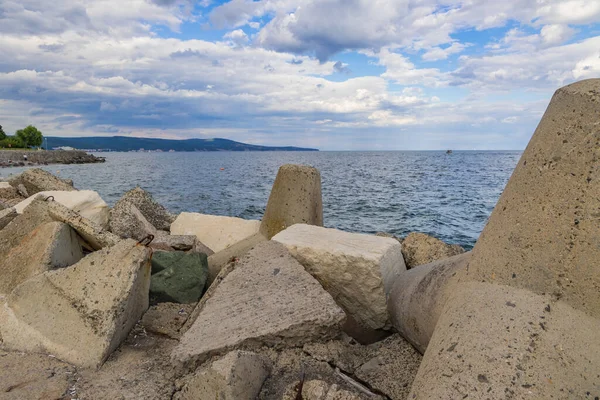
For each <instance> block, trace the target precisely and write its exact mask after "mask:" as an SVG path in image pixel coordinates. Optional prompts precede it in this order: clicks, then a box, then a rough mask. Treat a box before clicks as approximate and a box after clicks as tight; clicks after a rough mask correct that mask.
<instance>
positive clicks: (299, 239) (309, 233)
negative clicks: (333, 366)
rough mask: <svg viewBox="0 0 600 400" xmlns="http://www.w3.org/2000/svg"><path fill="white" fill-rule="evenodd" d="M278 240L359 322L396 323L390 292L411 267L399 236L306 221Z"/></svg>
mask: <svg viewBox="0 0 600 400" xmlns="http://www.w3.org/2000/svg"><path fill="white" fill-rule="evenodd" d="M272 240H273V241H276V242H278V243H281V244H283V245H285V246H286V247H287V249H288V250H289V251H290V253H291V254H292V255H293V256H294V258H296V259H297V260H298V261H299V262H300V264H302V265H303V266H304V268H306V270H307V271H308V272H309V273H310V274H311V275H312V276H314V277H315V278H316V279H317V280H318V281H319V282H320V283H321V285H323V288H325V290H327V291H328V292H329V293H330V294H331V295H332V296H333V298H334V299H335V301H336V303H338V304H339V305H340V306H341V307H342V308H343V309H344V311H346V313H348V314H349V315H351V316H352V318H354V319H355V320H356V321H357V322H358V323H359V324H361V325H364V326H366V327H369V328H372V329H380V328H389V327H390V326H391V324H390V321H389V315H388V311H387V305H386V297H387V295H388V294H389V292H390V290H391V287H392V283H393V282H394V280H395V279H396V277H397V276H398V275H399V274H400V273H402V272H403V271H405V270H406V267H405V266H404V258H403V257H402V247H401V245H400V243H398V241H397V240H395V239H391V238H385V237H379V236H373V235H364V234H359V233H349V232H343V231H339V230H336V229H328V228H322V227H318V226H312V225H305V224H296V225H293V226H291V227H289V228H288V229H286V230H285V231H282V232H280V233H278V234H277V235H275V236H274V237H273V239H272Z"/></svg>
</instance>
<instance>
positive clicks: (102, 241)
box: [35, 200, 121, 250]
mask: <svg viewBox="0 0 600 400" xmlns="http://www.w3.org/2000/svg"><path fill="white" fill-rule="evenodd" d="M35 201H36V202H37V201H39V200H35ZM45 203H46V204H47V207H48V215H49V216H50V217H51V218H52V219H54V220H56V221H60V222H64V223H65V224H68V225H70V226H71V228H73V229H74V230H75V231H76V232H77V233H78V234H79V235H80V236H81V237H82V238H83V240H84V241H85V242H86V243H87V244H88V245H89V246H90V247H91V248H92V249H93V250H99V249H102V248H104V247H111V246H114V245H115V244H117V243H118V242H119V241H120V240H121V238H119V237H118V236H116V235H114V234H112V233H110V232H108V231H106V230H104V229H102V227H101V226H100V225H97V224H95V223H94V222H92V221H90V220H89V219H87V218H84V217H82V216H81V215H79V213H77V212H76V211H73V210H71V209H69V208H67V207H65V206H63V205H62V204H60V203H58V202H56V201H48V202H45Z"/></svg>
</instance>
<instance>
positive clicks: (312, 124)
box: [0, 0, 600, 150]
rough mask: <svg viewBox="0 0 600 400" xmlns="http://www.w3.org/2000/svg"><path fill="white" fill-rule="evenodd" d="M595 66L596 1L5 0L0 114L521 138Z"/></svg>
mask: <svg viewBox="0 0 600 400" xmlns="http://www.w3.org/2000/svg"><path fill="white" fill-rule="evenodd" d="M599 77H600V0H502V1H491V0H462V1H460V0H442V1H440V0H254V1H253V0H230V1H217V0H201V1H191V0H77V1H75V0H52V1H47V0H0V125H2V126H3V128H4V130H5V131H6V132H7V133H14V131H16V130H17V129H21V128H23V127H25V126H27V125H29V124H33V125H35V126H36V127H38V128H39V129H40V130H41V131H42V132H43V133H44V135H47V136H115V135H123V136H138V137H157V138H169V139H172V138H176V139H186V138H215V137H219V138H228V139H232V140H237V141H242V142H246V143H252V144H263V145H294V146H304V147H316V148H319V149H321V150H434V149H465V150H491V149H498V150H500V149H503V150H506V149H517V150H518V149H523V148H525V146H526V145H527V142H528V141H529V139H530V138H531V135H532V134H533V132H534V130H535V128H536V126H537V124H538V122H539V120H540V118H541V116H542V115H543V113H544V111H545V109H546V107H547V105H548V102H549V101H550V99H551V97H552V94H553V93H554V91H555V90H556V89H558V88H559V87H561V86H564V85H567V84H569V83H572V82H575V81H578V80H582V79H588V78H599Z"/></svg>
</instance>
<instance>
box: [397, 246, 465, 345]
mask: <svg viewBox="0 0 600 400" xmlns="http://www.w3.org/2000/svg"><path fill="white" fill-rule="evenodd" d="M470 259H471V252H467V253H462V254H459V255H456V256H453V257H450V258H444V259H441V260H438V261H434V262H432V263H431V264H427V265H420V266H418V267H417V268H413V269H410V270H408V271H406V272H405V273H403V274H402V275H401V276H400V277H399V278H398V279H396V281H395V282H394V285H393V287H392V290H391V292H390V295H389V297H388V311H389V312H390V316H391V318H392V324H393V325H394V328H396V329H397V330H398V332H400V333H401V334H402V336H404V337H405V338H406V339H407V340H408V341H410V342H411V343H412V345H413V346H415V348H416V349H417V350H419V351H420V352H421V353H425V350H426V349H427V345H428V343H429V340H430V339H431V336H432V335H433V331H434V329H435V326H436V324H437V321H438V319H439V317H440V315H441V313H442V310H443V308H444V306H445V305H446V301H447V300H448V297H449V296H450V294H451V293H450V292H448V290H447V288H448V287H449V286H450V283H449V281H450V280H451V279H453V278H454V277H455V276H456V273H457V272H458V271H460V270H462V269H464V268H466V266H467V264H469V260H470Z"/></svg>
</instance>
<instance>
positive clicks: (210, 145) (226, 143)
mask: <svg viewBox="0 0 600 400" xmlns="http://www.w3.org/2000/svg"><path fill="white" fill-rule="evenodd" d="M47 140H48V149H49V150H50V149H54V148H57V147H73V148H75V149H82V150H101V151H138V150H154V151H156V150H162V151H170V150H173V151H319V150H318V149H307V148H302V147H291V146H285V147H271V146H257V145H253V144H246V143H240V142H235V141H233V140H229V139H187V140H168V139H146V138H136V137H125V136H112V137H104V136H96V137H74V138H70V137H53V136H50V137H47ZM43 147H44V148H45V147H46V141H44V146H43Z"/></svg>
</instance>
